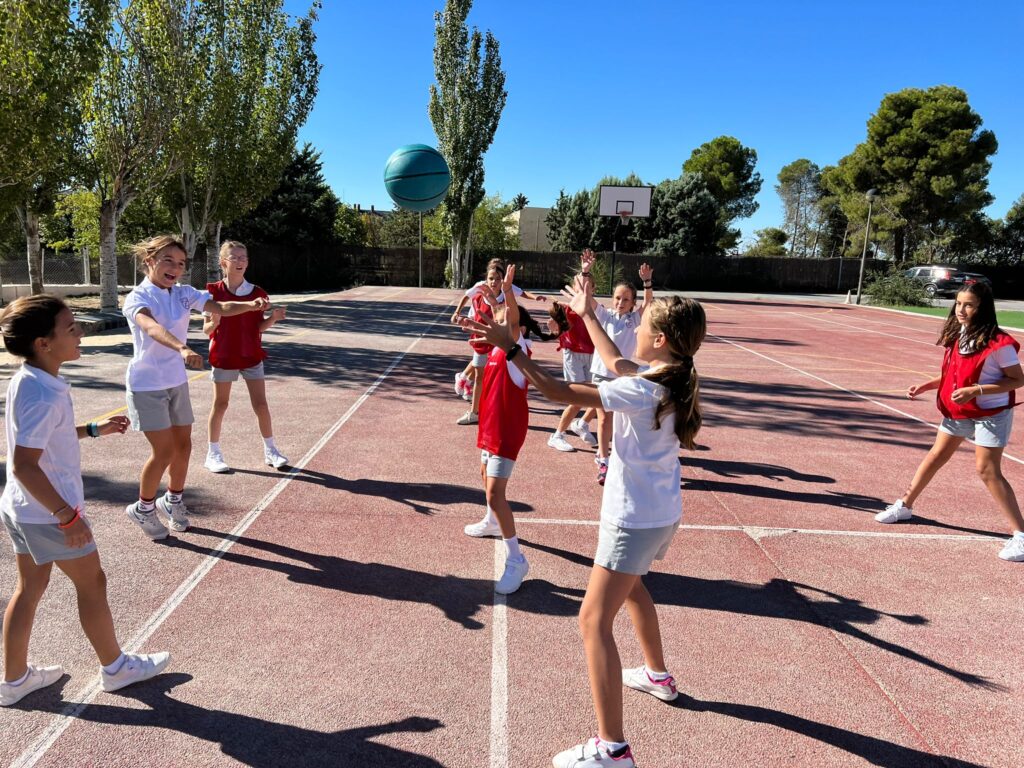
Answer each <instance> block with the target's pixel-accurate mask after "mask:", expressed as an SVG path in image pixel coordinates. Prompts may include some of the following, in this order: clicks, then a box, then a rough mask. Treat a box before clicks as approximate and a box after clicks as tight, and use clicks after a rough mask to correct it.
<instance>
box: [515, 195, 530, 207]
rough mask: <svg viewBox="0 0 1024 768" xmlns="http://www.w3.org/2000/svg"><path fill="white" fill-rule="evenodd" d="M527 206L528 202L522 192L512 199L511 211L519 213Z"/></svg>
mask: <svg viewBox="0 0 1024 768" xmlns="http://www.w3.org/2000/svg"><path fill="white" fill-rule="evenodd" d="M529 204H530V201H529V200H528V199H527V197H526V195H524V194H523V193H522V192H520V193H519V194H518V195H516V196H515V197H513V198H512V210H513V211H521V210H523V208H525V207H526V206H528V205H529Z"/></svg>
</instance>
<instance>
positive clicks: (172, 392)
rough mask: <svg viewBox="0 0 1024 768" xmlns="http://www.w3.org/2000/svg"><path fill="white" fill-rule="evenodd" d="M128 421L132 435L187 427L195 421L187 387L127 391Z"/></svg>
mask: <svg viewBox="0 0 1024 768" xmlns="http://www.w3.org/2000/svg"><path fill="white" fill-rule="evenodd" d="M128 418H129V419H130V420H131V423H132V429H134V430H135V431H136V432H159V431H160V430H161V429H170V428H171V427H187V426H189V425H190V424H192V422H194V421H195V417H194V416H193V415H192V401H191V400H189V397H188V384H182V385H180V386H177V387H174V388H173V389H157V390H154V391H152V392H132V391H131V390H128Z"/></svg>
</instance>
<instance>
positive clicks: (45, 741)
mask: <svg viewBox="0 0 1024 768" xmlns="http://www.w3.org/2000/svg"><path fill="white" fill-rule="evenodd" d="M450 306H451V302H450V301H449V302H448V304H447V305H445V312H444V313H442V314H439V315H438V316H437V317H435V318H434V319H433V320H432V321H431V322H430V324H429V325H428V326H427V327H426V328H425V329H424V330H423V331H422V332H421V333H420V334H419V335H418V336H417V337H416V338H415V339H414V340H413V342H412V344H410V345H409V346H408V347H407V348H406V349H405V350H404V351H403V352H401V353H400V354H399V355H398V356H397V357H396V358H395V359H394V360H393V361H392V362H391V364H390V365H388V367H387V368H385V369H384V372H383V373H381V374H380V375H379V376H378V377H377V378H376V380H375V381H374V382H373V383H372V384H371V385H370V386H369V387H368V388H367V390H366V391H365V392H364V393H363V394H362V395H360V396H359V398H358V399H357V400H356V401H355V402H354V403H353V404H352V405H351V406H349V408H348V410H346V411H345V413H344V414H342V416H341V417H340V418H339V419H338V420H337V421H336V422H335V423H334V425H333V426H332V427H331V428H330V429H329V430H328V431H327V432H325V433H324V435H323V436H322V437H321V438H320V439H319V440H318V441H317V442H316V443H315V444H314V445H313V447H312V448H310V449H309V450H308V451H307V452H306V454H305V456H303V457H302V458H301V459H299V461H298V462H297V463H296V464H294V465H292V466H291V468H290V469H289V470H288V472H287V473H286V475H285V477H283V478H281V480H279V481H278V482H277V484H276V485H275V486H274V487H273V488H271V489H270V491H268V492H267V494H266V495H264V497H263V498H262V499H260V501H258V502H257V503H256V505H255V506H254V507H253V508H252V509H250V510H249V512H248V513H246V515H245V516H244V517H243V518H242V519H241V520H240V521H239V522H238V524H237V525H236V526H235V527H234V528H233V529H232V530H231V532H230V533H228V534H227V535H226V536H225V537H224V538H223V539H221V541H220V543H219V544H218V545H217V546H216V547H215V548H214V550H213V551H212V552H211V553H210V554H208V555H206V557H205V558H204V559H203V561H202V562H201V563H200V564H199V565H197V566H196V568H195V569H194V570H193V571H192V573H191V574H189V575H188V576H187V577H186V578H185V580H184V581H183V582H182V583H181V584H180V585H178V588H177V589H175V591H174V592H173V593H172V594H171V596H170V597H168V598H167V600H165V601H164V603H163V605H161V606H160V607H159V608H158V609H157V610H156V611H155V612H154V613H152V614H151V615H150V617H149V618H148V619H147V620H146V621H145V622H143V624H142V625H141V627H140V628H139V629H138V630H137V631H136V633H135V634H134V635H133V636H132V637H131V639H130V640H129V641H128V642H127V643H125V644H124V645H123V646H122V650H124V651H127V652H129V653H132V652H134V651H136V650H137V649H138V648H140V647H141V646H142V644H143V643H145V642H146V641H147V640H148V639H149V638H150V637H152V635H153V634H154V633H155V632H156V631H157V630H158V629H159V628H160V627H161V626H162V625H163V623H164V621H166V620H167V619H168V618H169V617H170V616H171V614H172V613H174V611H175V610H176V609H177V608H178V606H179V605H181V603H182V602H184V600H185V598H186V597H188V595H189V594H191V592H192V591H193V590H194V589H195V588H196V587H197V586H199V583H200V582H201V581H202V580H203V579H204V578H205V577H206V575H207V574H208V573H209V572H210V571H211V570H213V568H214V566H215V565H217V563H218V562H219V561H220V560H221V559H222V558H223V556H224V554H225V553H226V552H227V551H228V550H229V549H231V547H233V546H234V545H235V544H236V543H237V542H238V540H239V539H240V538H241V537H242V535H243V534H244V533H245V532H246V531H247V530H248V529H249V528H250V527H251V526H252V525H253V523H255V522H256V520H257V519H259V517H260V516H261V515H262V514H263V512H264V510H265V509H266V508H267V507H268V506H269V505H270V504H271V503H273V501H274V500H275V499H276V498H277V497H278V496H280V495H281V493H282V492H283V491H284V489H285V488H287V487H288V486H289V485H290V484H291V482H292V480H294V479H295V478H296V477H297V476H298V474H299V473H300V472H301V471H302V470H303V469H305V467H306V465H307V464H308V463H309V462H310V461H312V460H313V459H314V458H316V455H317V454H318V453H319V452H320V451H321V449H323V447H324V446H325V445H327V443H328V442H330V440H331V438H333V437H334V435H335V434H337V433H338V431H340V430H341V428H342V427H343V426H345V424H346V423H347V422H348V420H349V419H350V418H352V416H353V415H354V414H355V413H356V411H358V410H359V408H360V407H362V405H363V403H365V402H366V401H367V400H368V399H369V398H370V396H371V395H373V393H374V392H376V391H377V389H378V388H379V387H380V385H381V384H383V383H384V381H385V380H386V379H387V377H388V376H390V375H391V372H392V371H394V370H395V368H397V367H398V365H399V363H401V362H402V360H404V359H405V357H406V355H408V354H409V353H410V352H412V350H413V349H414V348H415V347H416V345H417V344H419V343H420V341H421V340H422V339H423V338H424V337H425V336H426V335H427V333H428V332H429V331H430V330H431V329H432V328H433V327H434V325H436V324H437V322H438V320H440V319H441V318H442V317H447V309H448V307H450ZM101 692H102V686H101V683H100V680H99V676H96V677H95V678H94V679H93V682H92V683H90V684H89V685H87V686H85V688H83V689H82V690H80V691H79V692H78V693H77V694H75V695H74V696H72V697H71V698H70V699H69V706H67V707H65V708H64V709H63V710H62V711H61V712H59V713H57V714H55V715H54V716H53V717H54V721H53V722H51V724H50V725H49V726H47V727H46V728H45V729H44V730H43V732H42V734H40V735H39V736H38V737H37V738H36V740H35V741H34V742H32V743H31V744H30V745H29V747H28V748H27V749H25V751H24V752H22V754H21V755H20V756H19V757H18V758H16V759H15V760H14V762H12V763H11V768H31V767H32V766H34V765H35V764H36V763H37V762H39V760H41V759H42V758H43V757H45V756H46V753H47V752H48V751H49V749H50V747H52V746H53V745H54V744H55V743H56V742H57V739H59V738H60V737H61V736H62V735H63V734H64V732H65V731H67V729H68V728H70V727H71V726H72V725H73V724H74V723H75V722H76V721H77V720H78V715H80V714H81V713H82V712H83V711H84V710H85V708H86V707H88V706H89V704H91V703H92V701H93V700H94V699H95V698H96V696H98V695H99V694H100V693H101Z"/></svg>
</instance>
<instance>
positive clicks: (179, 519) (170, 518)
mask: <svg viewBox="0 0 1024 768" xmlns="http://www.w3.org/2000/svg"><path fill="white" fill-rule="evenodd" d="M156 508H157V510H158V511H159V512H160V514H161V515H163V516H164V517H165V518H167V527H168V528H170V529H171V530H172V531H178V532H179V533H180V532H181V531H187V530H188V507H186V506H185V502H184V501H179V502H178V503H177V504H173V503H171V502H170V501H169V500H168V499H167V496H166V495H165V496H161V497H160V498H158V499H157V500H156Z"/></svg>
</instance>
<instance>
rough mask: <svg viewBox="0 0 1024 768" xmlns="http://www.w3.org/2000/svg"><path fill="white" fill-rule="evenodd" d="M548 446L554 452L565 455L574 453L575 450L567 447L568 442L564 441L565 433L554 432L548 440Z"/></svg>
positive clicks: (569, 446)
mask: <svg viewBox="0 0 1024 768" xmlns="http://www.w3.org/2000/svg"><path fill="white" fill-rule="evenodd" d="M548 445H550V446H551V447H552V448H554V449H555V450H556V451H564V452H565V453H575V452H576V449H575V448H573V447H572V446H571V445H569V441H568V440H566V439H565V432H555V433H554V434H553V435H552V436H551V437H549V438H548Z"/></svg>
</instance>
